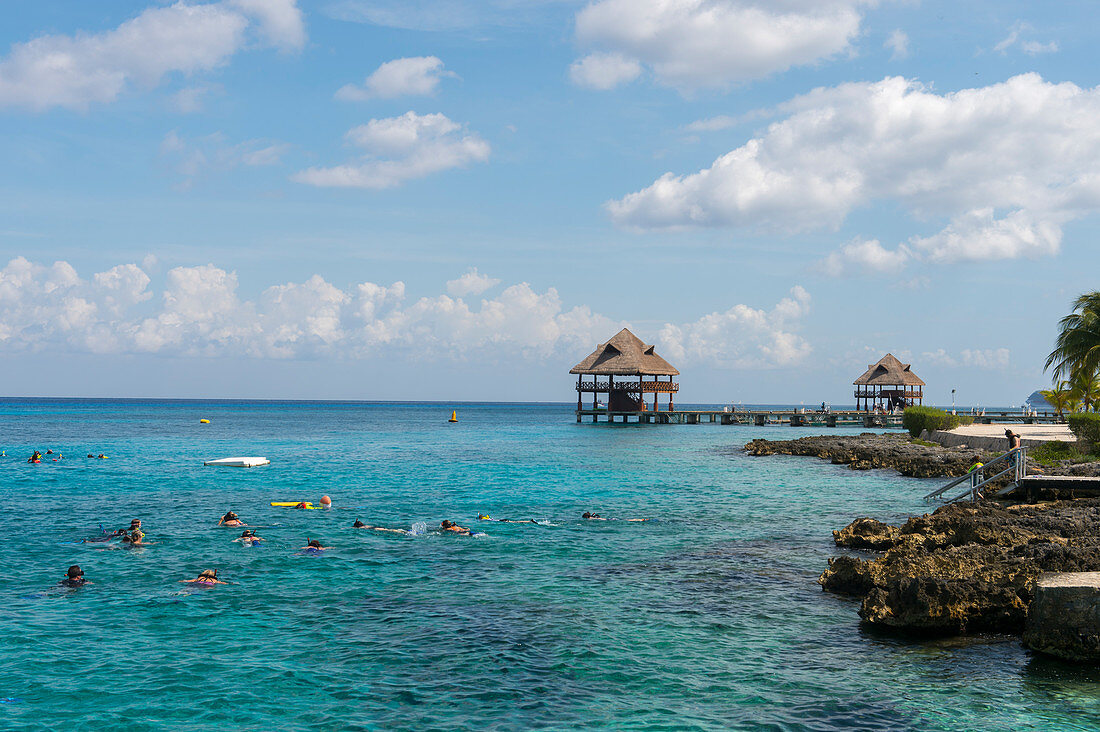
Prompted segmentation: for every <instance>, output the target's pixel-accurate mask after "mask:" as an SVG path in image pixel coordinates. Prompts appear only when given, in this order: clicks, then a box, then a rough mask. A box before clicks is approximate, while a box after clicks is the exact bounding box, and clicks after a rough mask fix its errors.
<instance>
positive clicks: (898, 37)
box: [883, 29, 909, 61]
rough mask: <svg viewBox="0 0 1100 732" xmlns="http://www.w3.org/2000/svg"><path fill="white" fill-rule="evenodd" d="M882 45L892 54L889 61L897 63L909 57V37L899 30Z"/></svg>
mask: <svg viewBox="0 0 1100 732" xmlns="http://www.w3.org/2000/svg"><path fill="white" fill-rule="evenodd" d="M883 45H884V46H885V47H886V48H889V49H890V51H891V52H892V53H891V54H890V60H891V61H899V60H901V59H903V58H906V57H907V56H909V36H908V35H906V34H905V31H903V30H901V29H898V30H895V31H894V32H893V33H891V34H890V37H889V38H887V39H886V43H884V44H883Z"/></svg>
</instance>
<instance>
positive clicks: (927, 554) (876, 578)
mask: <svg viewBox="0 0 1100 732" xmlns="http://www.w3.org/2000/svg"><path fill="white" fill-rule="evenodd" d="M861 521H863V520H862V519H861V520H860V521H857V522H853V524H852V525H850V526H848V527H847V528H846V529H844V530H843V531H841V532H836V534H835V536H836V537H837V538H838V542H839V538H840V536H841V535H843V536H845V541H856V538H855V537H856V536H858V535H860V533H861V532H866V533H867V534H868V535H874V531H875V529H876V528H877V527H875V525H874V524H871V523H861ZM857 525H858V526H857ZM882 526H886V525H885V524H882ZM887 528H890V527H887ZM845 532H847V533H845ZM884 533H885V532H884ZM849 535H851V536H852V537H853V538H852V539H848V538H847V537H848V536H849ZM882 540H883V541H885V536H883V537H882ZM1084 571H1100V499H1080V500H1076V501H1058V502H1055V503H1050V504H1039V505H1036V506H1013V507H1006V506H1003V505H1000V504H998V503H995V502H992V501H983V502H979V503H977V504H952V505H947V506H943V507H941V508H940V509H938V510H937V511H935V512H934V513H931V514H926V515H924V516H918V517H914V518H911V519H909V521H907V522H906V523H905V524H904V525H903V526H902V527H901V528H900V529H898V530H897V534H896V535H895V536H893V540H892V543H891V544H890V545H889V546H888V548H887V549H886V553H885V554H884V555H883V556H881V557H879V558H876V559H860V558H858V557H853V556H841V557H836V558H834V559H832V560H830V562H829V567H828V568H827V569H826V570H825V571H824V572H823V573H822V575H821V577H820V578H819V580H818V581H819V582H820V584H821V586H822V588H823V589H825V590H827V591H830V592H837V593H842V594H848V595H855V596H858V597H862V603H861V605H860V611H859V614H860V618H861V619H862V620H863V621H864V622H866V623H868V624H870V625H875V626H880V627H885V628H892V629H897V630H903V631H906V632H912V633H921V634H939V635H943V634H959V633H980V632H1006V633H1019V632H1021V631H1022V630H1023V626H1024V621H1025V619H1026V617H1027V608H1028V605H1029V604H1030V603H1031V601H1032V598H1033V596H1034V593H1035V587H1036V581H1037V579H1038V577H1039V575H1040V574H1041V573H1043V572H1084Z"/></svg>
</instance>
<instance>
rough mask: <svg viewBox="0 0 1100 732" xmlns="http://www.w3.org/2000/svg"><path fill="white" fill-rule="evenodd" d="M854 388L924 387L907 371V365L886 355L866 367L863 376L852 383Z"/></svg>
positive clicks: (918, 379) (914, 375)
mask: <svg viewBox="0 0 1100 732" xmlns="http://www.w3.org/2000/svg"><path fill="white" fill-rule="evenodd" d="M852 383H853V384H855V385H856V386H924V382H923V381H921V380H920V377H918V376H917V375H916V374H914V373H913V372H912V371H910V370H909V364H907V363H902V362H901V361H899V360H897V359H896V358H894V356H893V354H890V353H887V354H886V355H885V356H883V357H882V358H881V359H879V362H878V363H873V364H871V365H869V366H868V367H867V371H866V372H864V374H863V376H860V377H859V378H858V379H856V380H855V381H853V382H852Z"/></svg>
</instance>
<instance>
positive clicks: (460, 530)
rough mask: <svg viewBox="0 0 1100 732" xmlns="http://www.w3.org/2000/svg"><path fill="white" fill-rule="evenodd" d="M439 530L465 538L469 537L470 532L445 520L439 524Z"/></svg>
mask: <svg viewBox="0 0 1100 732" xmlns="http://www.w3.org/2000/svg"><path fill="white" fill-rule="evenodd" d="M439 528H441V529H443V530H444V531H450V532H451V533H453V534H463V535H465V536H469V535H470V530H469V529H467V528H466V527H464V526H459V525H458V524H456V523H455V522H454V521H448V520H446V519H444V520H442V521H440V522H439Z"/></svg>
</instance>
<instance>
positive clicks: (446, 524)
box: [439, 519, 455, 529]
mask: <svg viewBox="0 0 1100 732" xmlns="http://www.w3.org/2000/svg"><path fill="white" fill-rule="evenodd" d="M454 525H455V523H454V521H448V520H447V519H443V520H442V521H440V522H439V528H441V529H449V528H451V527H452V526H454Z"/></svg>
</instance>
